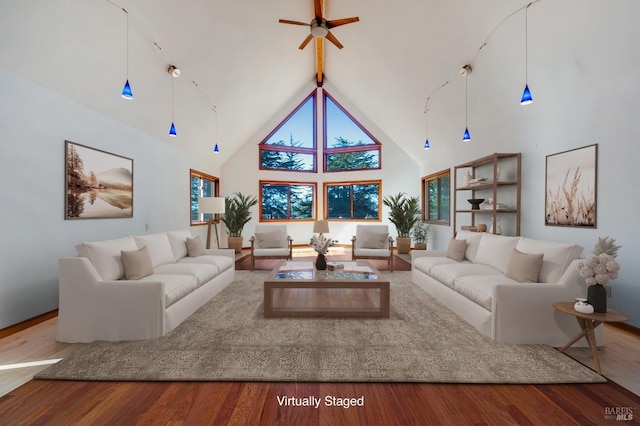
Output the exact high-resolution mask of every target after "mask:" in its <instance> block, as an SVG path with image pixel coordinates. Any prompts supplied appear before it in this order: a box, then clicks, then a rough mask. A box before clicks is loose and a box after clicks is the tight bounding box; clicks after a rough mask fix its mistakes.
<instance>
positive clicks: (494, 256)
mask: <svg viewBox="0 0 640 426" xmlns="http://www.w3.org/2000/svg"><path fill="white" fill-rule="evenodd" d="M519 239H520V237H505V236H502V235H494V234H487V233H484V234H483V235H482V239H481V240H480V245H479V246H478V253H477V254H476V259H475V262H476V263H482V264H483V265H488V266H492V267H494V268H496V269H497V270H499V271H500V272H502V273H503V274H504V273H505V272H506V271H507V264H508V263H509V257H510V256H511V251H512V250H513V249H514V248H515V246H516V244H518V240H519Z"/></svg>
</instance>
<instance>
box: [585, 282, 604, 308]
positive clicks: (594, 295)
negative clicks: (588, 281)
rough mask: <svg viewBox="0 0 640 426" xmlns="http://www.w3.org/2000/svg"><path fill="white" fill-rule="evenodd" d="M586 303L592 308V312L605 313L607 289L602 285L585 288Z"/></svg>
mask: <svg viewBox="0 0 640 426" xmlns="http://www.w3.org/2000/svg"><path fill="white" fill-rule="evenodd" d="M587 303H589V304H590V305H592V306H593V311H594V312H598V313H606V312H607V289H605V288H604V286H603V285H600V284H594V285H590V286H589V287H587Z"/></svg>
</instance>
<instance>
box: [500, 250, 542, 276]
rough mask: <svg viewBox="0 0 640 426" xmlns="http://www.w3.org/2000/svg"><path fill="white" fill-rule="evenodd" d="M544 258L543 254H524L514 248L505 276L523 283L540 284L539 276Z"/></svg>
mask: <svg viewBox="0 0 640 426" xmlns="http://www.w3.org/2000/svg"><path fill="white" fill-rule="evenodd" d="M543 256H544V255H543V254H542V253H540V254H530V253H523V252H521V251H519V250H518V249H515V248H514V249H513V252H512V253H511V257H510V258H509V264H508V265H507V272H506V273H505V276H507V277H508V278H511V279H512V280H516V281H518V282H521V283H536V282H538V274H539V273H540V268H541V267H542V257H543Z"/></svg>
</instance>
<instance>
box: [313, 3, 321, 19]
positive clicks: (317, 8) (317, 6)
mask: <svg viewBox="0 0 640 426" xmlns="http://www.w3.org/2000/svg"><path fill="white" fill-rule="evenodd" d="M313 11H314V13H315V14H316V19H317V20H318V22H320V20H321V19H322V0H313Z"/></svg>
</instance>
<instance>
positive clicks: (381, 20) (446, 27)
mask: <svg viewBox="0 0 640 426" xmlns="http://www.w3.org/2000/svg"><path fill="white" fill-rule="evenodd" d="M0 4H1V6H2V8H1V10H2V14H0V23H1V25H0V48H1V49H0V67H2V68H4V69H6V70H8V71H10V72H12V73H15V74H17V75H19V76H22V77H23V78H24V79H26V80H29V81H32V82H34V83H36V84H38V85H41V86H43V87H45V88H47V89H49V90H51V91H53V92H56V93H59V94H62V95H64V96H66V97H68V98H70V99H72V100H73V101H75V102H78V103H80V104H83V105H86V106H87V107H89V108H92V109H94V110H96V111H98V112H100V113H102V114H105V115H106V116H109V117H112V118H113V119H114V120H117V121H120V122H123V123H126V124H127V125H130V126H131V127H134V128H136V129H138V130H140V131H141V132H144V133H146V134H149V135H152V136H153V137H156V138H158V139H159V140H161V141H163V142H165V143H169V144H173V145H176V146H179V147H182V148H184V149H187V150H190V151H192V152H195V153H197V154H199V155H200V154H202V155H209V153H210V152H211V148H212V147H213V145H214V144H215V143H216V142H218V144H219V146H220V148H221V154H220V160H221V161H224V159H225V158H228V156H229V155H231V154H232V153H233V152H234V151H235V150H236V149H237V148H238V147H239V146H240V145H241V144H243V143H245V142H246V141H247V140H248V139H250V138H251V137H252V136H254V135H255V134H256V132H258V131H259V129H261V128H262V127H263V126H264V125H265V124H266V123H267V122H268V121H269V119H270V118H271V117H272V116H273V114H274V112H276V111H278V110H280V109H281V108H282V107H283V106H284V105H286V104H287V103H290V102H291V101H292V97H293V96H295V95H296V94H297V93H299V92H300V90H301V89H302V88H303V87H304V86H305V85H309V83H310V82H312V81H314V80H315V51H314V48H315V47H314V43H310V44H309V45H308V46H307V48H306V49H304V50H302V51H301V50H298V46H299V45H300V43H301V42H302V40H303V39H304V38H305V37H306V36H307V34H308V31H309V30H308V28H307V27H303V26H293V25H283V24H280V23H278V19H279V18H285V19H292V20H298V21H303V22H308V21H310V20H311V19H312V17H313V2H312V0H271V1H264V0H262V1H258V0H252V1H250V0H233V1H231V0H190V1H171V0H30V1H12V0H1V1H0ZM527 4H528V0H517V1H504V0H475V1H468V0H446V1H445V0H397V1H388V0H325V13H324V15H325V17H326V18H327V19H336V18H345V17H351V16H358V17H359V18H360V22H357V23H352V24H349V25H344V26H341V27H338V28H335V29H334V30H333V33H334V35H335V36H336V37H337V38H338V39H339V40H340V41H341V42H342V43H343V44H344V46H345V47H344V49H342V50H338V49H337V48H336V47H335V46H333V45H331V44H329V43H325V49H324V51H325V58H324V73H325V79H326V80H327V81H330V82H331V84H332V85H333V86H335V87H336V88H337V89H338V90H339V91H340V93H341V94H342V95H344V96H345V97H346V98H348V99H349V101H350V102H351V103H352V104H353V105H355V106H356V107H357V108H358V109H359V110H360V111H361V112H362V113H363V114H365V115H366V116H367V117H368V118H369V119H371V120H372V121H373V122H375V123H376V124H377V125H378V127H379V128H380V129H381V130H382V131H384V132H385V133H386V135H387V136H389V137H390V138H391V139H392V140H394V141H396V142H397V143H398V144H400V145H401V146H402V147H403V148H404V149H406V150H407V151H408V152H410V153H412V152H413V153H417V152H419V151H418V150H420V149H421V148H420V147H421V143H422V142H423V141H424V137H425V118H424V114H423V111H424V106H425V100H426V98H427V97H428V96H429V94H431V93H432V92H433V91H434V89H437V88H438V87H439V86H440V85H442V84H443V82H445V81H447V80H450V79H451V78H452V77H453V78H455V77H456V76H457V74H458V70H459V69H460V67H461V66H462V65H464V64H465V63H467V62H469V61H470V60H471V59H472V58H473V57H474V55H476V54H477V53H478V49H479V48H480V46H481V45H482V43H483V41H485V40H486V39H487V37H488V36H489V34H490V33H491V32H492V31H493V30H494V29H495V28H496V27H497V26H498V25H499V24H500V23H501V22H502V21H503V20H504V19H505V18H506V17H508V16H509V15H510V14H512V13H513V12H514V11H516V10H518V9H520V8H522V7H523V6H526V5H527ZM122 8H124V9H126V10H127V11H128V12H129V81H130V83H131V86H132V89H133V92H134V99H133V100H131V101H126V100H123V99H122V98H121V97H120V91H121V90H122V85H123V84H124V81H125V78H126V73H127V46H126V33H127V15H126V14H125V13H124V12H123V10H122ZM514 37H515V35H514ZM518 43H521V41H518ZM169 64H175V65H177V66H178V67H179V68H180V69H181V71H182V74H181V76H180V77H179V78H178V79H176V80H173V84H174V106H173V108H174V119H175V124H176V126H177V129H178V137H177V138H175V139H174V138H169V137H168V131H169V126H170V122H171V86H172V78H171V77H170V76H169V74H168V73H167V71H166V70H167V67H168V65H169ZM214 106H215V108H216V109H217V114H216V113H215V112H214V111H213V108H214ZM216 121H217V128H216Z"/></svg>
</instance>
